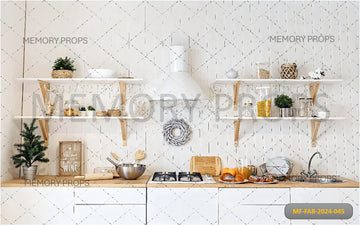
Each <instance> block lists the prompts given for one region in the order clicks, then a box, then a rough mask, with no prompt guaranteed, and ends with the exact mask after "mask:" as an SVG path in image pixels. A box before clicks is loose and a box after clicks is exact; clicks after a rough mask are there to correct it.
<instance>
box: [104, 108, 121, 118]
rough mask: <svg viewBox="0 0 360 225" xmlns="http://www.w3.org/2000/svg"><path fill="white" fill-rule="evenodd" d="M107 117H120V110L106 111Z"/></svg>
mask: <svg viewBox="0 0 360 225" xmlns="http://www.w3.org/2000/svg"><path fill="white" fill-rule="evenodd" d="M107 115H108V116H115V117H118V116H121V111H120V109H109V110H108V111H107Z"/></svg>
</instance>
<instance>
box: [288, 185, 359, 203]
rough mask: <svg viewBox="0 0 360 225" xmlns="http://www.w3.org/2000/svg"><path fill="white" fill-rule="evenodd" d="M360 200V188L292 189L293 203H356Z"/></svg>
mask: <svg viewBox="0 0 360 225" xmlns="http://www.w3.org/2000/svg"><path fill="white" fill-rule="evenodd" d="M358 199H359V188H292V189H291V202H292V203H311V202H320V203H354V201H356V202H357V203H359V201H358Z"/></svg>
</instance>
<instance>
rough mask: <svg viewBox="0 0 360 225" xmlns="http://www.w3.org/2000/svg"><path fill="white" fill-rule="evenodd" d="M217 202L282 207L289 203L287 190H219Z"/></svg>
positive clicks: (288, 191)
mask: <svg viewBox="0 0 360 225" xmlns="http://www.w3.org/2000/svg"><path fill="white" fill-rule="evenodd" d="M219 200H220V203H222V202H231V203H233V204H234V205H238V204H240V205H251V204H260V205H262V204H264V205H284V204H287V203H289V202H290V190H289V189H288V188H220V189H219Z"/></svg>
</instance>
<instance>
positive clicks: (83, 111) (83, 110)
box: [79, 107, 87, 116]
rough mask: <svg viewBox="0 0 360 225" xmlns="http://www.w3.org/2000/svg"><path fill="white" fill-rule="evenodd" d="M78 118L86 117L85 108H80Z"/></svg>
mask: <svg viewBox="0 0 360 225" xmlns="http://www.w3.org/2000/svg"><path fill="white" fill-rule="evenodd" d="M79 116H87V113H86V108H85V107H80V108H79Z"/></svg>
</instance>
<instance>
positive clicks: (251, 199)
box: [219, 188, 290, 225]
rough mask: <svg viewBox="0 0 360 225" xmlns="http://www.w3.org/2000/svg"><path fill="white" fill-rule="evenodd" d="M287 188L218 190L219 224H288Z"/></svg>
mask: <svg viewBox="0 0 360 225" xmlns="http://www.w3.org/2000/svg"><path fill="white" fill-rule="evenodd" d="M288 203H290V190H289V189H288V188H219V224H220V225H225V224H229V225H230V224H231V225H233V224H246V225H249V224H290V220H289V219H287V218H286V217H285V214H284V208H285V205H286V204H288Z"/></svg>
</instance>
